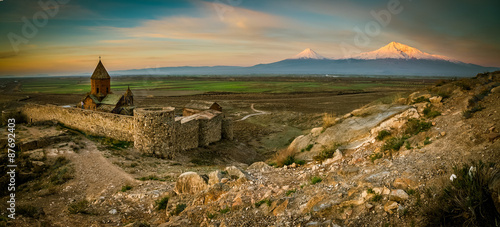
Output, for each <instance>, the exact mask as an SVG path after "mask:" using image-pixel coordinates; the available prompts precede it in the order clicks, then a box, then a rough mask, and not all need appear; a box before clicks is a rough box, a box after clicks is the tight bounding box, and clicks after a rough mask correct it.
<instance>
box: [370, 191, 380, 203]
mask: <svg viewBox="0 0 500 227" xmlns="http://www.w3.org/2000/svg"><path fill="white" fill-rule="evenodd" d="M381 199H382V195H381V194H377V193H375V195H374V196H373V197H372V201H373V202H378V201H380V200H381Z"/></svg>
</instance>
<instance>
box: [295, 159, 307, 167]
mask: <svg viewBox="0 0 500 227" xmlns="http://www.w3.org/2000/svg"><path fill="white" fill-rule="evenodd" d="M295 164H297V165H301V166H302V165H304V164H306V161H304V160H298V159H295Z"/></svg>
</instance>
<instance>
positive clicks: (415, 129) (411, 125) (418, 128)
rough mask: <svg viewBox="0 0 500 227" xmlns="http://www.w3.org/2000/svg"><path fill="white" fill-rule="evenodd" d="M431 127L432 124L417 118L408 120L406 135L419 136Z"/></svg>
mask: <svg viewBox="0 0 500 227" xmlns="http://www.w3.org/2000/svg"><path fill="white" fill-rule="evenodd" d="M431 127H432V123H430V122H425V121H421V120H419V119H416V118H410V119H408V122H406V130H405V134H409V135H417V134H418V133H420V132H425V131H427V130H429V129H430V128H431Z"/></svg>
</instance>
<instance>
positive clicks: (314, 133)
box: [311, 127, 323, 137]
mask: <svg viewBox="0 0 500 227" xmlns="http://www.w3.org/2000/svg"><path fill="white" fill-rule="evenodd" d="M322 131H323V127H317V128H313V129H311V135H312V136H314V137H316V136H319V134H321V132H322Z"/></svg>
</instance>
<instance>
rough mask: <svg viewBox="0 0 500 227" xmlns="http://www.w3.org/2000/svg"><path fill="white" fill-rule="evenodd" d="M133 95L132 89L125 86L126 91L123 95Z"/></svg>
mask: <svg viewBox="0 0 500 227" xmlns="http://www.w3.org/2000/svg"><path fill="white" fill-rule="evenodd" d="M129 95H130V96H133V95H134V94H132V90H130V86H128V88H127V91H126V92H125V96H129Z"/></svg>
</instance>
